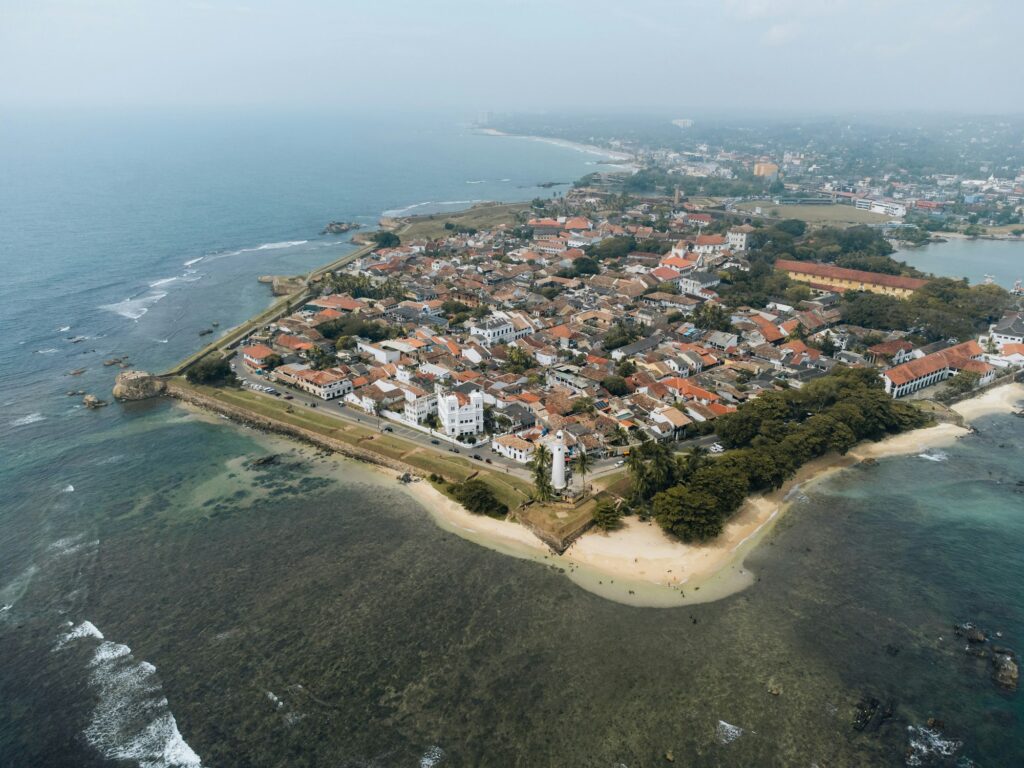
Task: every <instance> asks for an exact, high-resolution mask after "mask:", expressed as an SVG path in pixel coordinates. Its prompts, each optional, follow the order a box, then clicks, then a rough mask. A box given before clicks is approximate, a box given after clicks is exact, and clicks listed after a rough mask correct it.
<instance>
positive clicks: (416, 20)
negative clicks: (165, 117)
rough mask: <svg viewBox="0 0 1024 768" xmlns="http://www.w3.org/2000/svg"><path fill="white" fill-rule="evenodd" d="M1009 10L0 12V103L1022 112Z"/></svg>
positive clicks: (689, 5)
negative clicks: (767, 108) (775, 108)
mask: <svg viewBox="0 0 1024 768" xmlns="http://www.w3.org/2000/svg"><path fill="white" fill-rule="evenodd" d="M1022 30H1024V0H988V1H987V2H986V1H985V0H848V1H847V0H621V2H605V1H604V0H543V1H542V0H337V1H336V2H328V1H327V0H289V1H288V2H285V1H284V0H225V1H224V2H221V1H220V0H191V1H190V0H0V105H2V106H6V107H11V106H53V105H69V106H76V107H78V106H126V105H142V106H165V105H166V106H205V105H229V106H236V105H247V106H248V105H255V106H268V107H280V106H306V105H316V106H320V105H338V106H348V105H352V104H365V105H368V106H378V105H382V104H394V105H398V106H409V107H438V108H448V107H458V108H465V109H472V110H487V109H493V110H514V109H549V110H555V109H566V110H568V109H573V110H578V109H582V110H588V111H600V110H602V109H621V108H642V107H650V108H668V109H677V108H678V110H679V112H680V114H684V113H686V111H687V109H688V108H689V109H699V108H729V109H738V110H744V111H745V110H747V109H760V108H766V107H778V108H783V109H796V110H812V111H823V110H832V109H840V110H841V109H847V110H854V109H856V110H864V109H875V110H893V109H928V110H948V111H963V112H968V111H985V112H1016V113H1019V112H1021V111H1024V85H1022V82H1024V80H1022V76H1021V71H1022V69H1024V66H1022V63H1021V50H1022V48H1021V34H1022Z"/></svg>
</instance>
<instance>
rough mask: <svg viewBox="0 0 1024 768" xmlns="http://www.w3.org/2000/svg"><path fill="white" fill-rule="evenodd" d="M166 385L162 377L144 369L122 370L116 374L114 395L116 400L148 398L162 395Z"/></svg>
mask: <svg viewBox="0 0 1024 768" xmlns="http://www.w3.org/2000/svg"><path fill="white" fill-rule="evenodd" d="M166 387H167V385H166V384H165V383H164V381H163V379H160V378H158V377H156V376H154V375H153V374H151V373H147V372H146V371H124V372H122V373H119V374H117V380H116V381H115V382H114V393H113V394H114V397H115V398H116V399H118V400H122V401H124V400H148V399H149V398H151V397H157V396H158V395H162V394H163V393H164V390H165V389H166Z"/></svg>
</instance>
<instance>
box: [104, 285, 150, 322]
mask: <svg viewBox="0 0 1024 768" xmlns="http://www.w3.org/2000/svg"><path fill="white" fill-rule="evenodd" d="M166 295H167V292H166V291H152V292H151V293H148V294H146V295H145V296H139V297H138V298H134V299H125V300H124V301H119V302H117V303H116V304H104V305H103V306H101V307H100V309H105V310H106V311H107V312H113V313H115V314H118V315H120V316H121V317H126V318H128V319H129V320H138V319H139V318H140V317H142V316H143V315H144V314H146V313H147V312H149V308H150V307H151V306H152V305H153V304H156V303H157V302H158V301H160V300H161V299H162V298H164V297H165V296H166Z"/></svg>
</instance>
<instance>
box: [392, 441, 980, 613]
mask: <svg viewBox="0 0 1024 768" xmlns="http://www.w3.org/2000/svg"><path fill="white" fill-rule="evenodd" d="M967 433H968V430H967V429H966V428H964V427H959V426H957V425H955V424H938V425H936V426H932V427H927V428H925V429H918V430H914V431H913V432H908V433H905V434H902V435H895V436H893V437H891V438H888V439H886V440H882V441H880V442H878V443H864V444H861V445H858V446H856V447H855V448H854V449H853V450H851V451H850V452H849V454H847V455H846V456H838V455H831V456H824V457H822V458H820V459H816V460H814V461H811V462H808V463H807V464H805V465H804V466H803V467H801V468H800V470H799V471H798V472H797V474H796V476H795V477H793V478H791V479H790V480H789V481H788V482H787V483H786V484H785V485H783V487H782V488H780V489H778V490H776V491H772V492H771V493H767V494H760V495H756V496H752V497H750V498H749V499H747V501H746V502H745V503H744V505H743V507H741V509H740V511H739V512H738V513H737V514H736V515H734V516H733V517H732V519H731V520H730V521H729V522H728V523H727V524H726V526H725V530H724V531H723V532H722V535H721V536H719V537H718V538H717V539H715V541H713V542H710V543H707V544H684V543H682V542H680V541H678V540H677V539H674V538H672V537H670V536H669V535H667V534H666V533H665V532H664V531H662V530H661V528H660V527H659V526H658V525H657V523H655V522H653V521H649V522H641V521H640V520H639V519H638V518H637V517H628V518H626V519H625V520H624V521H623V526H622V528H620V529H619V530H617V531H612V532H608V533H606V532H603V531H597V530H591V531H589V532H588V533H586V534H584V535H583V536H581V537H580V538H579V539H577V540H576V541H575V542H574V543H573V544H572V546H570V547H569V549H568V550H566V552H565V553H564V554H562V555H556V554H554V553H553V552H551V551H550V550H549V549H548V548H547V547H546V546H545V545H544V544H542V543H541V542H540V541H539V540H538V539H537V538H536V537H534V536H533V534H531V533H530V532H529V531H528V530H527V529H526V528H525V527H523V526H521V525H519V524H518V523H515V522H509V521H505V520H495V519H493V518H489V517H483V516H480V515H474V514H471V513H470V512H467V511H466V510H465V509H464V508H463V507H462V506H461V505H460V504H458V503H456V502H455V501H453V500H452V499H449V498H448V497H447V496H445V495H444V494H442V493H440V492H439V491H438V490H436V489H435V488H434V487H433V486H431V485H430V484H429V483H427V482H425V481H423V482H418V483H413V484H411V485H409V486H407V488H408V491H409V493H410V494H411V495H412V496H413V497H414V498H416V500H417V501H419V502H420V504H422V505H423V506H424V507H426V508H427V509H428V510H429V511H430V514H431V516H432V517H433V518H434V520H435V521H436V522H437V524H438V525H440V526H441V527H442V528H444V529H445V530H448V531H451V532H452V533H455V534H456V535H458V536H461V537H463V538H465V539H469V540H471V541H474V542H476V543H478V544H481V545H483V546H486V547H490V548H492V549H495V550H498V551H500V552H504V553H505V554H509V555H513V556H515V557H521V558H525V559H529V560H534V561H536V562H539V563H542V564H545V565H548V566H550V567H554V568H558V569H561V571H562V572H564V574H565V575H566V576H568V578H570V579H571V580H572V581H574V582H575V583H576V584H578V585H579V586H581V587H582V588H584V589H586V590H588V591H590V592H593V593H595V594H598V595H601V596H602V597H605V598H608V599H611V600H615V601H616V602H621V603H625V604H628V605H636V606H654V607H671V606H679V605H687V604H692V603H700V602H709V601H711V600H717V599H720V598H722V597H725V596H727V595H730V594H733V593H735V592H738V591H739V590H741V589H744V588H745V587H747V586H749V585H750V584H752V583H753V582H754V580H755V578H756V577H755V575H754V574H753V573H752V572H751V571H750V570H749V569H747V568H745V567H744V566H743V558H744V557H745V556H746V554H747V553H748V552H750V551H751V550H752V549H753V548H754V547H755V546H756V545H757V543H758V542H759V541H760V540H761V539H762V538H763V537H764V535H765V534H766V533H767V532H768V531H769V530H770V529H771V525H772V524H773V523H774V522H775V521H776V520H777V519H778V518H779V517H780V515H781V513H783V512H784V511H785V509H786V507H787V506H788V505H789V503H790V502H791V501H792V500H793V499H794V498H799V496H800V493H801V491H802V490H805V489H806V488H807V487H808V486H809V485H810V484H811V483H814V482H819V481H820V480H822V479H823V478H825V477H828V476H829V475H830V474H831V473H834V472H837V471H839V470H840V469H843V468H844V467H849V466H852V465H854V464H856V463H858V462H859V461H862V460H864V459H879V458H884V457H886V456H898V455H906V454H913V453H919V452H923V451H926V450H928V449H930V448H938V447H941V446H944V445H949V444H950V443H952V442H953V441H954V440H956V439H957V438H958V437H961V436H962V435H965V434H967Z"/></svg>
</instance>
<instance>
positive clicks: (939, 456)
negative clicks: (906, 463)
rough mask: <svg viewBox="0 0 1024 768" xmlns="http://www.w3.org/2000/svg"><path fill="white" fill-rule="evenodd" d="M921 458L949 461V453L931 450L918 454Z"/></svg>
mask: <svg viewBox="0 0 1024 768" xmlns="http://www.w3.org/2000/svg"><path fill="white" fill-rule="evenodd" d="M917 458H919V459H927V460H928V461H948V460H949V454H947V453H943V452H942V451H931V452H926V453H919V454H917Z"/></svg>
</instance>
